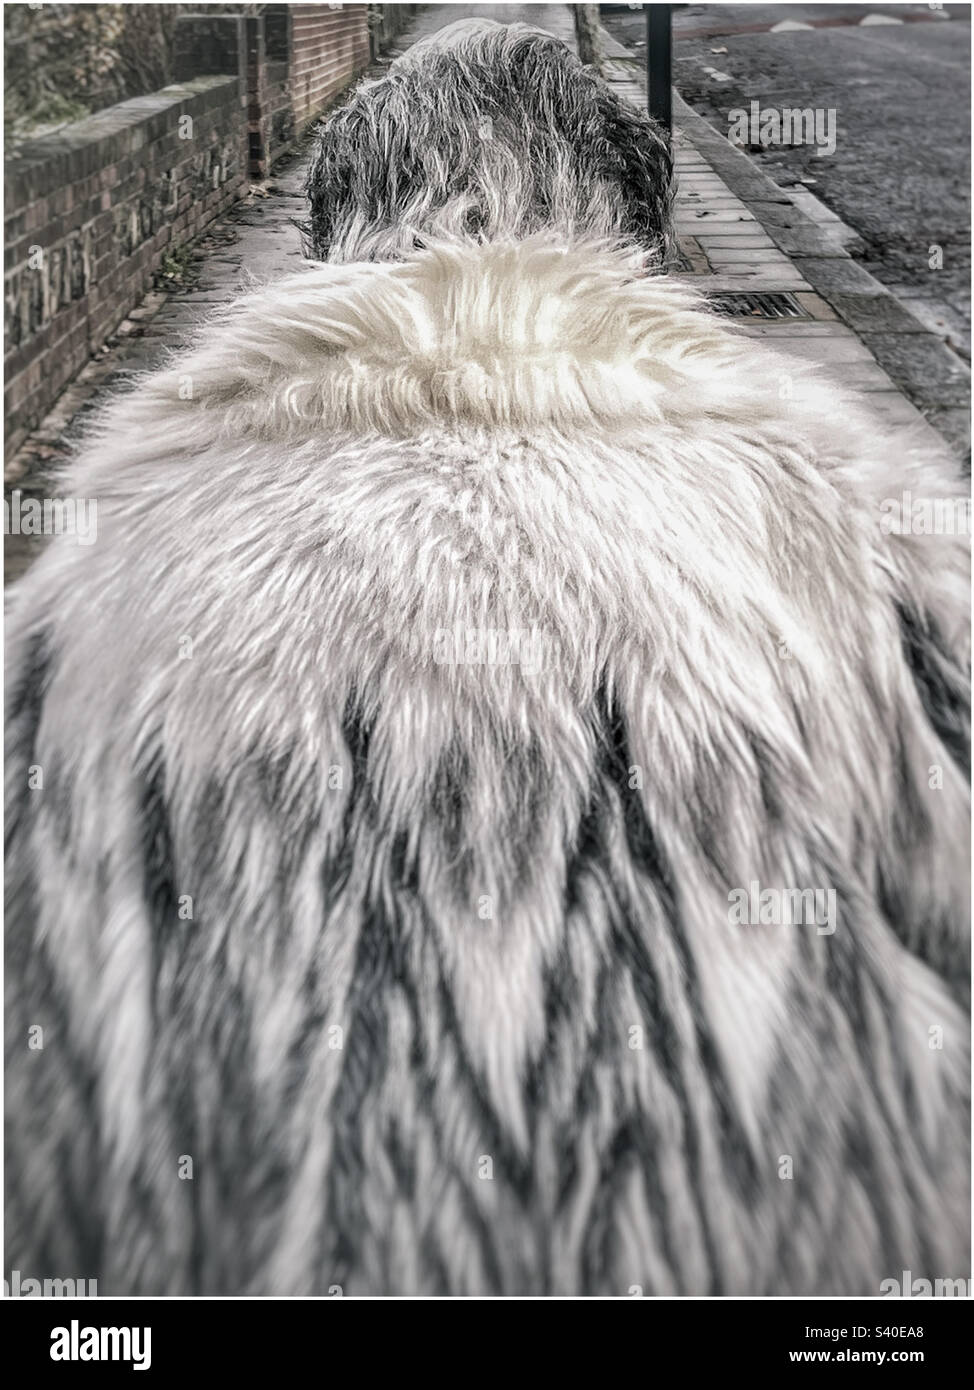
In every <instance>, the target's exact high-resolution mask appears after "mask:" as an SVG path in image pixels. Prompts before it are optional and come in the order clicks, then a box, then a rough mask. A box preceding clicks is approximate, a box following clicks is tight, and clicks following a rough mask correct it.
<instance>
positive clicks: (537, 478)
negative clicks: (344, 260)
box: [6, 235, 969, 1295]
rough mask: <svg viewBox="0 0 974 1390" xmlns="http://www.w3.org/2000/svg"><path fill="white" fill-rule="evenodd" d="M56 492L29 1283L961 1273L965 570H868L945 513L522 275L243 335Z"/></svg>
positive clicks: (894, 563) (23, 819) (44, 670)
mask: <svg viewBox="0 0 974 1390" xmlns="http://www.w3.org/2000/svg"><path fill="white" fill-rule="evenodd" d="M783 377H788V378H789V379H792V380H795V381H798V380H799V379H800V384H801V390H799V391H796V392H795V393H794V394H795V397H796V398H795V399H791V400H789V399H787V396H788V392H787V391H783V390H782V386H781V383H782V379H783ZM782 397H786V398H785V399H783V398H782ZM70 487H71V490H72V492H73V494H74V495H76V496H80V497H93V498H97V499H98V539H97V543H96V544H94V545H91V546H79V545H76V544H73V543H72V542H71V540H70V539H69V538H67V537H64V538H61V539H60V540H58V541H57V542H56V543H54V544H52V545H51V546H50V547H49V549H48V550H47V551H46V552H45V553H44V555H43V556H42V558H41V559H40V561H39V562H38V563H37V565H36V566H35V569H34V571H33V572H32V573H31V574H29V575H28V577H27V579H26V581H25V582H24V583H23V585H22V586H21V588H20V590H19V591H18V593H17V594H16V597H15V601H14V604H13V611H12V616H11V619H10V620H9V624H8V658H7V660H8V669H9V674H10V681H11V686H10V691H9V696H8V723H9V732H10V738H9V744H8V754H7V770H8V777H9V786H8V829H9V834H10V847H9V853H8V888H9V894H10V898H9V905H8V913H7V952H8V956H7V960H8V963H7V978H8V983H9V985H10V998H9V1000H8V1005H7V1009H8V1027H9V1034H10V1037H9V1061H8V1073H7V1096H8V1102H9V1107H10V1115H9V1121H8V1133H9V1143H10V1152H9V1157H8V1163H7V1186H8V1217H7V1233H8V1234H7V1255H6V1259H7V1264H8V1266H9V1267H17V1268H19V1269H20V1270H21V1271H22V1272H23V1273H24V1274H48V1273H52V1272H54V1273H57V1274H60V1275H63V1276H77V1277H96V1278H97V1279H98V1286H99V1291H100V1292H103V1293H108V1292H122V1293H132V1292H138V1293H224V1294H226V1293H293V1294H308V1293H317V1294H327V1293H329V1292H335V1291H336V1290H339V1289H340V1290H341V1291H342V1292H344V1293H345V1294H348V1295H354V1294H366V1293H367V1294H443V1293H447V1294H458V1295H464V1294H616V1295H628V1294H631V1293H633V1292H643V1293H646V1294H664V1293H684V1294H707V1293H717V1294H728V1293H746V1294H770V1293H774V1294H786V1293H791V1294H795V1293H833V1294H837V1293H850V1294H876V1293H879V1292H880V1283H881V1281H882V1280H883V1279H884V1278H887V1277H898V1276H899V1275H900V1272H901V1271H902V1270H904V1269H909V1270H911V1271H912V1272H913V1274H914V1276H919V1275H921V1274H922V1275H924V1276H927V1277H934V1276H945V1277H946V1276H949V1277H958V1276H965V1275H966V1274H968V1273H969V1263H968V1251H967V1239H966V1237H967V1230H968V1217H967V1188H968V1162H967V1154H966V1144H967V1134H968V1119H967V1105H968V1082H969V1073H968V1050H967V1037H968V1021H967V1014H966V1000H965V981H966V971H967V964H966V962H967V949H968V947H967V942H968V937H967V916H968V875H967V862H968V829H967V811H968V791H967V779H966V772H965V770H964V757H965V738H966V721H965V717H964V709H965V701H966V670H967V638H968V626H967V624H968V616H967V579H966V554H965V551H966V546H965V539H964V537H963V536H951V535H944V534H933V535H918V534H912V533H910V531H909V530H908V529H905V528H896V527H893V528H890V527H889V526H888V525H885V524H884V518H888V516H889V515H890V508H891V502H895V503H897V505H898V504H899V500H900V499H901V498H902V496H903V494H904V493H912V495H913V497H915V498H921V497H926V498H930V497H937V498H950V497H955V496H957V495H959V485H958V483H957V482H956V481H955V480H954V479H953V478H952V477H951V476H949V470H945V469H943V468H942V467H941V466H940V465H938V464H937V463H936V462H935V461H934V460H931V459H930V458H927V457H924V456H923V454H922V453H921V452H916V453H913V454H911V453H910V452H909V450H903V449H897V448H894V447H893V446H892V445H891V442H890V441H889V440H888V439H887V438H884V436H883V433H882V431H881V429H880V428H879V427H877V426H876V425H875V424H874V423H872V422H870V421H868V420H863V419H860V418H858V417H857V416H856V414H855V412H854V410H852V408H851V407H849V406H848V405H845V404H843V403H842V402H841V401H840V400H839V399H838V398H837V397H836V396H835V394H834V393H833V391H832V390H831V389H827V388H825V387H824V386H820V385H817V384H816V383H815V382H814V381H812V380H811V378H810V374H809V371H808V369H806V368H804V367H798V366H797V365H796V364H795V363H793V362H785V361H783V360H782V359H780V358H778V357H776V356H775V355H774V354H773V353H772V352H770V351H768V350H765V349H764V348H763V347H761V346H760V345H758V344H756V343H753V342H751V341H750V340H746V339H744V338H742V337H740V336H739V335H737V334H735V332H734V331H733V330H732V329H731V328H729V327H728V326H726V325H725V324H724V323H723V322H721V321H720V320H718V319H716V318H715V317H713V316H711V315H710V314H709V313H707V312H705V311H704V310H703V309H701V308H700V307H699V306H698V304H697V303H696V302H695V300H694V298H693V296H692V295H691V294H690V293H689V292H688V291H686V290H685V289H683V288H680V287H678V286H675V285H673V284H672V283H668V282H667V281H666V280H665V279H658V278H651V277H646V276H645V275H643V274H642V269H641V266H640V264H639V262H638V257H636V256H635V255H634V253H632V252H631V251H626V250H624V249H622V250H620V249H613V248H612V247H611V246H606V245H599V244H590V243H586V242H584V241H581V242H573V243H571V242H562V241H557V240H554V241H553V240H552V239H551V238H546V237H545V236H544V235H535V236H528V237H526V238H524V239H521V240H500V241H497V242H493V243H491V244H486V245H483V244H476V243H475V242H474V241H470V240H468V241H462V240H449V239H447V240H442V241H439V242H433V243H432V244H430V245H428V246H427V247H425V248H424V249H421V250H417V251H415V252H414V253H412V254H409V255H407V256H406V257H405V258H404V259H402V260H400V261H398V262H388V263H383V264H378V263H361V264H354V265H343V266H328V265H319V266H314V267H309V268H308V269H307V270H306V271H305V272H304V273H302V274H299V275H297V276H296V277H294V278H291V279H288V280H286V281H283V282H279V283H277V284H274V285H272V286H271V287H270V288H268V289H265V290H263V291H261V292H259V293H257V294H255V295H254V296H253V297H251V298H249V299H248V300H246V301H244V302H243V303H241V304H240V305H238V306H237V307H236V308H235V309H234V310H233V311H232V313H231V315H230V316H229V318H228V319H227V321H226V322H225V323H223V324H222V326H220V327H218V328H211V329H210V330H209V332H208V335H207V337H206V340H205V341H204V342H203V344H202V345H200V346H199V347H198V348H196V349H195V350H194V351H192V352H191V353H190V354H189V355H187V356H186V357H184V358H183V359H181V360H179V361H177V362H176V363H175V364H174V365H173V366H172V367H171V369H169V370H167V371H166V372H164V373H162V374H160V375H158V376H156V377H153V378H150V379H149V380H147V381H145V382H144V383H143V384H142V385H141V386H140V387H139V389H137V390H136V391H134V392H132V393H131V394H130V395H128V396H127V397H125V398H124V399H122V400H121V401H119V402H117V403H116V404H115V405H114V406H113V407H112V409H111V411H110V413H109V414H108V416H107V418H106V419H105V420H104V421H103V423H102V425H101V427H100V430H99V432H98V433H97V435H96V437H95V438H94V439H93V440H92V441H91V442H90V444H89V446H88V448H87V450H86V451H85V453H84V454H83V456H82V457H81V458H80V460H79V461H78V463H77V464H76V466H75V468H74V470H73V472H72V474H71V478H70ZM765 890H772V899H769V900H768V901H770V902H773V901H774V899H773V894H774V893H775V892H780V893H786V892H787V891H789V890H790V891H793V892H798V893H802V894H804V893H805V892H806V890H813V892H814V893H815V894H819V895H821V896H817V897H816V898H815V901H816V902H818V903H824V902H825V901H826V900H827V899H826V894H827V893H830V892H831V893H832V894H833V898H832V899H829V900H828V901H830V902H832V903H834V908H832V909H830V911H829V913H828V920H827V922H826V919H825V917H823V916H821V915H818V916H816V917H815V918H814V920H812V919H811V918H806V919H804V920H798V921H777V922H776V921H774V920H773V917H774V913H773V911H769V912H768V913H767V914H765V913H764V912H763V911H761V912H758V911H750V912H745V913H743V914H742V913H740V912H736V913H735V909H734V906H733V904H734V903H735V902H738V901H739V900H740V894H741V893H742V892H745V893H749V894H754V893H757V892H758V891H760V892H761V893H764V892H765ZM762 901H763V899H762ZM38 1028H40V1029H41V1030H42V1032H41V1033H40V1034H38V1032H37V1029H38ZM38 1037H40V1038H42V1041H43V1045H42V1046H40V1047H39V1046H37V1041H36V1040H37V1038H38Z"/></svg>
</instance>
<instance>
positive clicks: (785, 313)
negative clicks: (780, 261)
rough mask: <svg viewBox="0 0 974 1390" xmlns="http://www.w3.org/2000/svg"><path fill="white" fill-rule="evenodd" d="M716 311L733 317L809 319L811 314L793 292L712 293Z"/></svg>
mask: <svg viewBox="0 0 974 1390" xmlns="http://www.w3.org/2000/svg"><path fill="white" fill-rule="evenodd" d="M707 298H708V302H709V304H710V306H711V308H712V309H713V310H714V312H715V313H718V314H725V315H726V316H727V317H728V318H732V319H807V318H808V317H809V315H808V314H807V313H806V312H805V310H804V309H803V308H802V306H801V304H799V302H798V300H797V299H796V298H795V296H794V295H793V294H787V293H785V292H784V291H782V292H781V293H780V294H779V293H774V294H745V293H741V294H711V295H708V296H707Z"/></svg>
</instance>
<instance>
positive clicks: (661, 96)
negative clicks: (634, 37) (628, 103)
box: [646, 5, 673, 135]
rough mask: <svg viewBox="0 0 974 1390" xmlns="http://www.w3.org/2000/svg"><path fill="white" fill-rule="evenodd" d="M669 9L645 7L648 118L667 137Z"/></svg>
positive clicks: (670, 103)
mask: <svg viewBox="0 0 974 1390" xmlns="http://www.w3.org/2000/svg"><path fill="white" fill-rule="evenodd" d="M672 8H673V6H672V5H647V6H646V93H647V97H648V105H649V114H650V115H651V116H652V117H653V118H654V119H655V120H657V121H659V123H660V125H661V126H662V127H663V129H664V130H665V131H666V134H667V135H669V134H670V132H671V130H672V126H673V100H672V92H671V88H672V86H673V71H672V67H673V49H672V36H671V33H670V11H671V10H672Z"/></svg>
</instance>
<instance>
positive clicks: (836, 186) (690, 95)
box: [602, 5, 971, 360]
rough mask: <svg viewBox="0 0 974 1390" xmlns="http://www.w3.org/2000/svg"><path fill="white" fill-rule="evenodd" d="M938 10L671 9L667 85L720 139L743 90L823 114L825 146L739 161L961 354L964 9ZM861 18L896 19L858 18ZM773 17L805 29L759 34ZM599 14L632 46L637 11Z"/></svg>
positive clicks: (640, 29) (966, 277) (966, 93)
mask: <svg viewBox="0 0 974 1390" xmlns="http://www.w3.org/2000/svg"><path fill="white" fill-rule="evenodd" d="M942 8H943V11H944V12H946V13H948V14H949V15H950V18H949V19H945V18H943V17H937V16H935V15H934V14H932V13H931V9H930V6H928V5H873V6H866V5H688V6H683V7H681V8H680V9H679V10H677V11H676V14H675V16H674V26H673V38H674V42H673V81H674V84H675V86H676V87H677V89H678V90H679V91H680V93H681V94H682V96H683V97H684V99H685V100H686V101H687V102H688V103H689V104H690V105H691V106H692V107H693V108H694V109H695V110H696V111H699V113H700V114H701V115H702V116H704V117H706V118H707V119H708V120H709V121H711V123H712V124H713V125H714V126H715V127H716V128H717V129H718V130H719V131H721V133H722V134H725V135H726V134H727V133H728V131H729V129H730V126H729V122H728V113H729V112H730V111H732V110H734V109H735V108H737V109H745V110H749V109H750V103H751V102H752V100H757V101H758V102H759V103H760V108H761V110H766V109H768V108H777V109H779V110H780V109H782V108H784V107H797V108H806V107H811V108H813V109H819V110H821V111H822V112H823V119H826V117H825V116H824V113H826V112H828V111H829V110H830V109H831V110H834V112H835V118H834V120H835V133H836V145H835V152H834V153H833V154H822V155H819V154H817V153H816V151H815V149H814V147H809V146H807V145H798V146H795V147H791V148H782V147H774V146H770V147H768V148H766V149H752V150H751V154H752V157H753V158H754V159H755V161H756V162H757V163H758V164H759V165H760V167H761V168H763V169H764V170H765V172H766V173H769V174H770V175H771V176H772V177H773V178H774V179H776V180H777V182H778V183H780V184H782V185H783V186H788V185H794V184H796V183H802V184H803V185H804V186H805V187H807V188H808V190H809V191H810V192H811V193H813V194H814V195H815V196H816V197H817V198H819V199H820V200H821V201H822V202H823V203H825V204H826V206H828V207H829V208H831V209H832V211H833V212H835V213H836V214H837V215H838V216H839V217H841V218H842V220H843V221H844V222H846V223H847V224H848V225H849V226H850V227H852V228H853V229H854V230H855V231H856V232H857V233H858V235H859V238H860V242H859V243H855V242H854V243H852V244H851V245H850V246H849V248H848V249H849V250H850V251H852V253H853V254H854V255H856V256H857V257H858V259H859V260H861V262H862V264H863V265H864V266H865V267H866V268H867V269H868V270H869V271H871V273H872V274H873V275H875V276H876V278H877V279H878V280H880V281H881V282H882V283H883V284H885V285H887V286H888V287H889V288H890V289H891V290H892V291H893V292H894V293H895V294H896V295H897V296H898V297H899V298H901V299H902V300H903V301H904V302H905V303H907V304H908V306H909V307H910V308H912V309H913V311H914V312H915V313H917V314H918V315H919V316H920V317H921V318H922V319H924V321H925V322H927V323H928V325H929V326H931V327H937V329H938V331H939V332H940V333H941V335H942V336H944V337H946V339H947V341H948V343H949V344H950V346H951V347H953V348H954V350H955V351H957V352H959V354H960V355H961V356H963V357H965V358H966V359H967V360H969V357H970V347H969V338H970V324H971V308H970V265H971V257H970V196H969V190H970V135H969V130H970V32H971V31H970V13H971V11H970V6H968V5H947V6H944V7H942ZM866 15H871V16H879V15H884V16H887V17H891V18H894V19H901V20H904V21H905V22H902V23H899V24H895V23H882V22H881V23H875V22H873V23H870V24H868V25H862V24H860V23H859V21H860V20H861V19H862V18H863V17H864V16H866ZM781 21H786V22H789V23H792V24H793V23H796V22H797V23H806V24H811V25H813V26H814V27H812V28H810V29H800V30H785V31H782V32H777V33H772V32H769V30H770V28H771V26H772V25H774V24H776V23H779V22H781ZM602 22H603V24H604V25H605V27H606V28H607V29H608V30H609V32H610V33H611V34H612V35H613V36H614V37H615V38H617V39H619V40H620V42H622V43H624V44H626V45H627V46H628V47H629V48H634V49H636V51H638V52H639V53H642V52H643V51H644V49H643V46H642V44H643V40H644V37H645V20H644V18H643V16H642V14H641V13H639V12H638V11H636V12H634V11H631V10H629V9H622V8H619V9H614V10H606V11H604V12H603V16H602ZM823 129H824V127H823ZM936 247H940V248H942V251H941V255H942V261H943V264H942V267H941V268H936V267H932V266H931V260H934V261H935V262H936V261H937V260H938V259H939V258H940V257H938V254H937V252H936V251H935V250H933V251H932V250H931V248H936Z"/></svg>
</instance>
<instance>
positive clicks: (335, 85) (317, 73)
mask: <svg viewBox="0 0 974 1390" xmlns="http://www.w3.org/2000/svg"><path fill="white" fill-rule="evenodd" d="M368 12H369V7H368V5H340V6H334V7H333V6H331V5H292V6H291V23H292V26H293V30H292V51H291V102H292V105H293V109H294V120H295V124H296V125H297V126H298V127H299V128H301V127H303V126H305V125H307V124H308V122H309V121H311V120H313V119H314V118H315V117H316V116H317V115H319V114H320V112H322V111H323V110H324V109H325V107H326V106H327V105H328V104H329V102H330V101H331V100H332V99H333V98H334V97H335V96H337V94H338V93H339V92H340V91H341V90H342V88H343V87H346V86H347V85H348V83H349V82H351V81H352V79H353V78H354V77H357V76H358V74H359V73H360V72H362V71H363V69H365V68H366V67H368V65H369V60H370V56H371V55H370V49H369V13H368Z"/></svg>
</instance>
